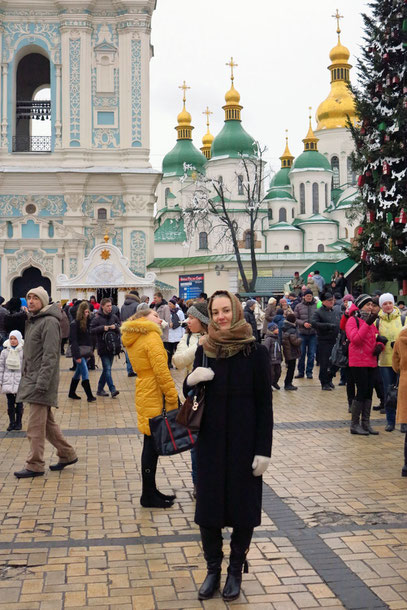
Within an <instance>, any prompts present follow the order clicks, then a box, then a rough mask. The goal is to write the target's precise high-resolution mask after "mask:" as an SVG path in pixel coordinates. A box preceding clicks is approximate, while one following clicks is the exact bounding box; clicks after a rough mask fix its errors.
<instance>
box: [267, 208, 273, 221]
mask: <svg viewBox="0 0 407 610" xmlns="http://www.w3.org/2000/svg"><path fill="white" fill-rule="evenodd" d="M268 216H269V220H273V210H272V209H271V208H269V210H268Z"/></svg>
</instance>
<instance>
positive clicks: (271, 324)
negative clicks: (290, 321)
mask: <svg viewBox="0 0 407 610" xmlns="http://www.w3.org/2000/svg"><path fill="white" fill-rule="evenodd" d="M267 328H268V329H269V330H276V328H278V326H277V324H276V323H275V322H270V323H269V324H267Z"/></svg>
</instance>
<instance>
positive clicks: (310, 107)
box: [308, 106, 312, 120]
mask: <svg viewBox="0 0 407 610" xmlns="http://www.w3.org/2000/svg"><path fill="white" fill-rule="evenodd" d="M308 110H309V117H308V118H309V120H311V118H312V115H311V113H312V106H308Z"/></svg>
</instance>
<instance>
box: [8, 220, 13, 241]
mask: <svg viewBox="0 0 407 610" xmlns="http://www.w3.org/2000/svg"><path fill="white" fill-rule="evenodd" d="M7 237H8V238H9V239H11V238H12V237H13V225H12V223H11V222H10V220H8V221H7Z"/></svg>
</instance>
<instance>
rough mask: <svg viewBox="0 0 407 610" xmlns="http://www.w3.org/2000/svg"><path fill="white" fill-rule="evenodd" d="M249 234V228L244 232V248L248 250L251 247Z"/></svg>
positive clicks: (250, 233)
mask: <svg viewBox="0 0 407 610" xmlns="http://www.w3.org/2000/svg"><path fill="white" fill-rule="evenodd" d="M251 235H252V232H251V231H250V229H248V230H247V231H245V232H244V247H245V248H246V250H250V248H251Z"/></svg>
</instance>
